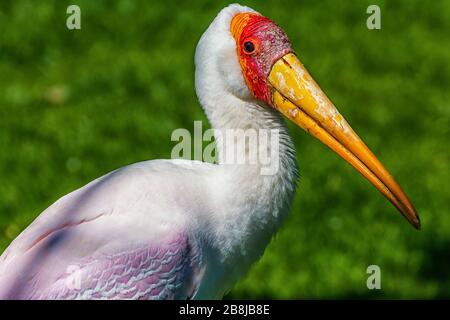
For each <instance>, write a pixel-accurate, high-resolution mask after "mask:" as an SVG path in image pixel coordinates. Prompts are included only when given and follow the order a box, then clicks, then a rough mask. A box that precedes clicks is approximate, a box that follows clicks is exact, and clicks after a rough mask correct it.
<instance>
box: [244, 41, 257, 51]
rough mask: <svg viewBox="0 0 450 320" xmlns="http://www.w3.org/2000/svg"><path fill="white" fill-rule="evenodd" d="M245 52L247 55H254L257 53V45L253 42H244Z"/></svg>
mask: <svg viewBox="0 0 450 320" xmlns="http://www.w3.org/2000/svg"><path fill="white" fill-rule="evenodd" d="M244 51H245V52H246V53H253V52H254V51H255V44H254V43H253V42H251V41H246V42H244Z"/></svg>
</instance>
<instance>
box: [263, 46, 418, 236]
mask: <svg viewBox="0 0 450 320" xmlns="http://www.w3.org/2000/svg"><path fill="white" fill-rule="evenodd" d="M268 81H269V83H270V85H271V86H272V88H273V90H272V102H273V106H274V107H275V108H276V109H277V110H279V111H280V112H281V113H283V114H284V115H285V116H286V117H288V118H289V119H291V120H292V121H293V122H295V123H296V124H297V125H298V126H300V127H301V128H303V129H304V130H306V131H307V132H308V133H310V134H311V135H313V136H314V137H316V138H317V139H319V140H320V141H322V142H323V143H324V144H326V145H327V146H328V147H329V148H330V149H332V150H333V151H334V152H336V153H337V154H339V155H340V156H341V157H342V158H343V159H344V160H345V161H347V162H348V163H349V164H350V165H352V166H353V167H354V168H355V169H356V170H357V171H358V172H359V173H361V174H362V175H363V176H364V177H365V178H366V179H367V180H369V181H370V183H372V184H373V185H374V186H375V188H377V189H378V191H380V192H381V193H382V194H383V195H384V196H385V197H386V198H387V199H388V200H389V201H390V202H391V203H392V204H393V205H394V206H395V207H396V208H397V209H398V210H399V211H400V213H401V214H402V215H403V216H404V217H405V218H406V219H407V220H408V221H409V223H411V224H412V225H413V226H414V227H415V228H416V229H420V220H419V217H418V215H417V213H416V210H415V209H414V206H413V205H412V204H411V202H410V201H409V199H408V197H407V196H406V195H405V193H404V192H403V190H402V188H401V187H400V186H399V185H398V184H397V182H396V181H395V180H394V179H393V178H392V176H391V175H390V174H389V172H388V171H387V170H386V169H385V168H384V166H383V164H382V163H381V162H380V161H379V160H378V159H377V158H376V157H375V155H374V154H373V153H372V152H371V151H370V149H369V148H368V147H367V146H366V145H365V144H364V142H363V141H362V140H361V139H360V138H359V137H358V135H357V134H356V133H355V132H354V131H353V129H352V128H351V127H350V125H349V124H348V123H347V121H345V119H344V118H343V117H342V116H341V114H340V113H339V111H338V110H337V109H336V107H335V106H334V105H333V103H332V102H331V101H330V100H329V99H328V97H327V96H326V95H325V94H324V93H323V91H322V90H321V89H320V87H319V86H318V85H317V83H316V82H315V81H314V79H313V78H312V77H311V75H310V74H309V73H308V71H307V70H306V69H305V68H304V66H303V65H302V64H301V62H300V61H299V59H298V58H297V56H296V55H295V54H293V53H288V54H286V55H285V56H283V57H282V58H280V59H279V60H278V61H277V62H275V64H274V65H273V67H272V70H271V71H270V74H269V78H268Z"/></svg>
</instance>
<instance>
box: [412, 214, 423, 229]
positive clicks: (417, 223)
mask: <svg viewBox="0 0 450 320" xmlns="http://www.w3.org/2000/svg"><path fill="white" fill-rule="evenodd" d="M413 223H414V228H416V229H417V230H420V228H421V227H422V225H421V223H420V219H419V216H416V218H415V219H414V220H413Z"/></svg>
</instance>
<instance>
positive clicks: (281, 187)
mask: <svg viewBox="0 0 450 320" xmlns="http://www.w3.org/2000/svg"><path fill="white" fill-rule="evenodd" d="M199 98H200V101H201V103H202V105H203V107H204V109H205V111H206V114H207V117H208V119H209V121H210V122H211V124H212V127H213V129H214V130H215V132H216V136H215V138H216V145H217V146H216V149H217V153H218V158H219V165H218V166H217V170H216V173H217V174H216V176H215V178H214V179H213V180H214V181H211V184H212V185H211V186H210V188H209V192H213V193H214V196H213V197H212V198H213V199H215V200H214V201H216V203H215V204H214V217H213V220H214V225H215V226H216V228H215V229H214V237H213V238H214V239H215V240H214V241H215V242H216V248H217V253H216V256H217V257H218V258H217V259H218V263H219V264H221V265H234V267H233V268H231V269H232V270H234V271H233V274H230V277H231V278H234V277H239V276H240V275H241V274H242V273H243V272H245V271H246V269H247V268H248V267H249V266H250V265H251V263H253V262H254V260H256V259H257V258H259V257H260V256H261V255H262V253H263V252H264V248H265V247H266V246H267V244H268V243H269V241H270V239H271V238H272V236H273V234H274V233H275V231H276V230H277V228H278V227H279V225H280V223H281V222H282V220H283V218H284V217H285V216H286V215H287V212H288V209H289V206H290V204H291V202H292V199H293V196H294V192H295V187H296V182H297V165H296V158H295V151H294V146H293V144H292V141H291V139H290V137H289V135H288V133H287V129H286V127H285V125H284V122H283V120H282V119H281V117H280V115H279V114H278V113H277V112H276V111H275V110H273V109H272V108H270V107H269V106H267V105H260V104H258V103H257V102H256V101H244V100H241V99H239V98H237V97H235V96H233V95H231V94H230V95H229V96H227V97H226V98H224V97H223V96H222V97H221V98H217V97H216V98H213V99H205V98H204V97H201V96H200V97H199ZM255 133H256V136H257V139H256V140H257V144H256V148H257V152H256V153H255V150H254V148H255V145H254V144H253V143H252V142H251V141H252V139H253V138H252V137H253V135H255ZM233 134H234V135H233ZM229 135H231V136H232V139H231V140H230V137H229ZM242 146H244V147H242ZM230 150H231V151H230ZM230 154H232V155H233V154H234V155H237V156H240V157H241V159H242V158H245V159H247V160H248V162H244V163H242V162H239V160H237V159H236V157H234V158H233V157H228V155H230ZM255 154H257V156H256V157H257V159H254V158H255ZM260 154H265V156H268V157H269V158H270V161H269V164H268V165H267V162H265V161H262V160H263V159H261V158H258V155H260ZM263 157H264V155H263ZM251 160H256V162H255V161H253V162H252V161H251Z"/></svg>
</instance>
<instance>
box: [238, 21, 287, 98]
mask: <svg viewBox="0 0 450 320" xmlns="http://www.w3.org/2000/svg"><path fill="white" fill-rule="evenodd" d="M230 28H231V33H232V34H233V37H234V39H235V40H236V48H237V54H238V57H239V63H240V64H241V68H242V73H243V75H244V79H245V81H246V83H247V86H248V88H249V90H250V92H251V93H252V94H253V96H254V97H255V98H257V99H260V100H263V101H265V102H267V103H269V104H271V103H272V99H271V94H270V87H269V85H268V84H267V77H268V76H269V73H270V70H271V69H272V66H273V64H274V63H275V62H276V61H277V60H278V59H280V58H281V57H282V56H284V55H285V54H287V53H289V52H292V49H291V44H290V42H289V39H288V37H287V35H286V33H285V32H284V31H283V30H282V29H281V28H280V27H279V26H277V25H276V24H275V23H274V22H273V21H272V20H270V19H268V18H266V17H264V16H261V15H259V14H256V13H239V14H237V15H236V16H234V17H233V19H232V20H231V26H230Z"/></svg>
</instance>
